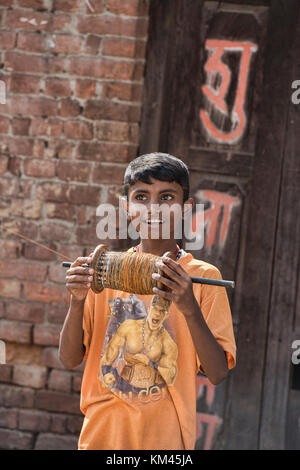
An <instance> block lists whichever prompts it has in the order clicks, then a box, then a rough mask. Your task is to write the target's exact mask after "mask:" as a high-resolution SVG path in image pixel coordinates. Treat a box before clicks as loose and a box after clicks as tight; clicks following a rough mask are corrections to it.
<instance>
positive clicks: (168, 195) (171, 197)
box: [161, 194, 173, 201]
mask: <svg viewBox="0 0 300 470" xmlns="http://www.w3.org/2000/svg"><path fill="white" fill-rule="evenodd" d="M161 198H162V199H163V200H164V201H170V200H171V199H173V195H172V194H163V195H162V197H161Z"/></svg>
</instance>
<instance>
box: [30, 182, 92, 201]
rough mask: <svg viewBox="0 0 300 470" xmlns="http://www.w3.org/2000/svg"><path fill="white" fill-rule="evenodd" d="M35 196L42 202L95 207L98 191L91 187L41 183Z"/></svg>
mask: <svg viewBox="0 0 300 470" xmlns="http://www.w3.org/2000/svg"><path fill="white" fill-rule="evenodd" d="M37 195H38V197H39V198H41V199H42V200H44V201H53V202H71V203H72V204H86V205H89V206H97V205H98V201H99V198H100V189H99V188H98V187H92V186H75V185H69V184H59V183H42V184H41V185H40V186H39V187H38V188H37Z"/></svg>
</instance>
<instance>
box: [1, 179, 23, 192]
mask: <svg viewBox="0 0 300 470" xmlns="http://www.w3.org/2000/svg"><path fill="white" fill-rule="evenodd" d="M19 187H20V185H19V182H18V181H17V180H16V179H12V178H0V194H3V195H5V196H17V195H18V191H19Z"/></svg>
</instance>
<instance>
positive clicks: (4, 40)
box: [0, 31, 16, 50]
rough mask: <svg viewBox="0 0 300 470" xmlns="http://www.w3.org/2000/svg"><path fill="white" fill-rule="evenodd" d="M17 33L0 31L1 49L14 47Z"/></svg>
mask: <svg viewBox="0 0 300 470" xmlns="http://www.w3.org/2000/svg"><path fill="white" fill-rule="evenodd" d="M15 42H16V34H15V33H13V32H11V31H0V44H1V50H5V49H13V48H14V47H15Z"/></svg>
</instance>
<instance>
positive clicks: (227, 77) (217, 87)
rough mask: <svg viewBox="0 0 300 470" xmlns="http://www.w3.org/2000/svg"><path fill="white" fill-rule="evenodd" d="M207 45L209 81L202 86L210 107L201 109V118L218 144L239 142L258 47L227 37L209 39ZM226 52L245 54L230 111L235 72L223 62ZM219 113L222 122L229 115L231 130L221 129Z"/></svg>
mask: <svg viewBox="0 0 300 470" xmlns="http://www.w3.org/2000/svg"><path fill="white" fill-rule="evenodd" d="M205 47H206V49H207V50H208V53H209V56H208V59H207V62H206V65H205V71H206V73H207V82H206V84H205V85H203V87H202V91H203V94H204V96H205V98H206V104H205V107H206V109H201V110H200V118H201V121H202V124H203V126H204V129H205V130H206V132H207V134H208V136H209V137H210V139H211V140H213V141H214V142H218V143H225V144H236V143H237V142H238V141H239V140H240V139H241V138H242V136H243V134H244V132H245V129H246V126H247V116H246V113H245V101H246V96H247V88H248V78H249V71H250V64H251V58H252V54H253V53H255V52H256V51H257V49H258V47H257V45H256V44H254V43H252V42H235V41H224V40H214V39H213V40H207V41H206V43H205ZM226 52H230V53H232V52H237V53H239V54H240V55H241V58H240V66H239V72H238V77H237V87H236V92H235V98H234V104H233V107H232V111H231V112H230V113H229V109H228V104H227V103H226V97H227V95H228V91H229V88H230V85H231V83H232V78H233V77H232V72H231V70H230V68H229V67H228V65H226V64H225V63H224V62H223V61H222V58H223V55H224V53H226ZM213 113H218V114H219V116H220V120H221V122H225V119H226V118H227V119H228V118H229V119H230V121H231V129H230V130H229V131H224V130H222V128H217V127H216V125H215V124H214V123H213V122H212V120H211V115H212V114H213Z"/></svg>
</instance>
